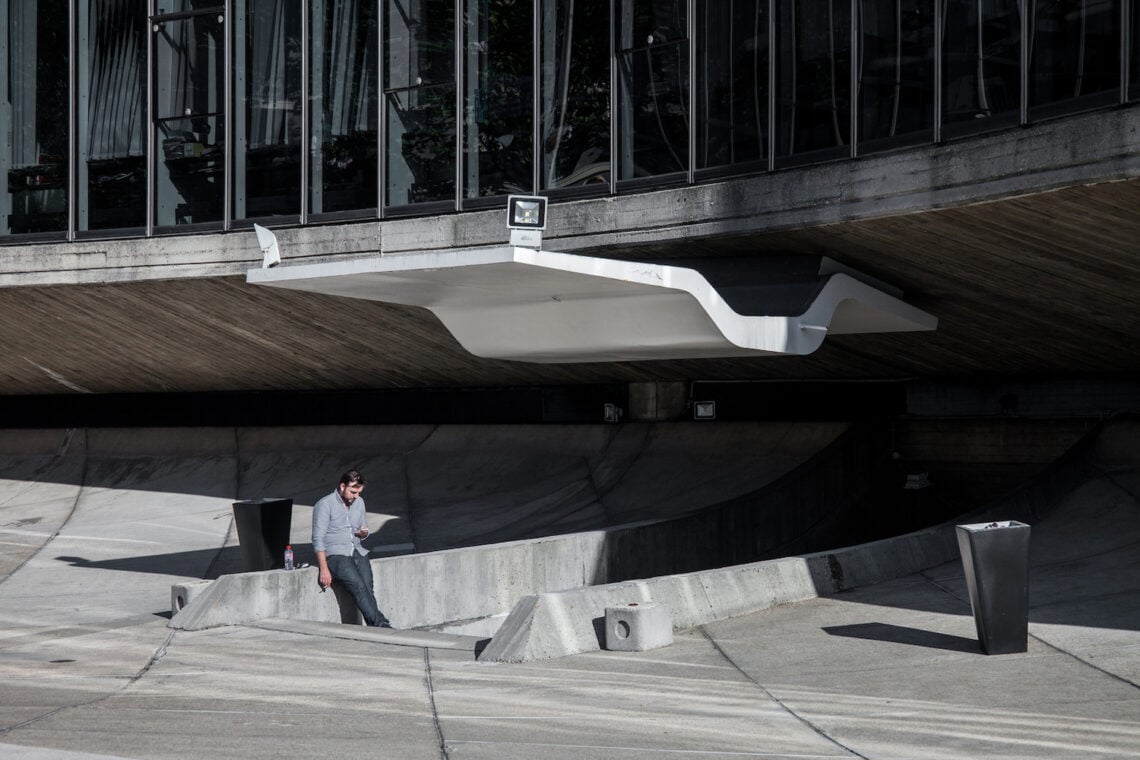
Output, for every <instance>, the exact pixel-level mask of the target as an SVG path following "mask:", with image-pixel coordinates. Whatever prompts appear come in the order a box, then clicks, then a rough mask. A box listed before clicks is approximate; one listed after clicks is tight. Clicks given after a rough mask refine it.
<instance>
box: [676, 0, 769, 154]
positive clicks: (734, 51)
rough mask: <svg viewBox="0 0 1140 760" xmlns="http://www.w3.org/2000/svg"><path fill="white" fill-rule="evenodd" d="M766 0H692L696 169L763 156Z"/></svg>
mask: <svg viewBox="0 0 1140 760" xmlns="http://www.w3.org/2000/svg"><path fill="white" fill-rule="evenodd" d="M768 19H769V12H768V0H701V2H699V3H697V23H696V24H695V26H696V29H697V38H696V46H695V54H696V59H697V76H696V81H695V82H694V87H695V88H696V93H697V104H696V109H695V110H694V113H695V115H696V119H695V124H694V127H695V129H696V130H697V134H696V146H697V150H696V156H694V158H695V168H696V169H716V168H718V167H738V168H747V167H749V166H751V167H757V166H759V165H760V162H762V161H765V160H766V158H767V156H768V134H769V132H768V60H769V59H768V50H769V45H768Z"/></svg>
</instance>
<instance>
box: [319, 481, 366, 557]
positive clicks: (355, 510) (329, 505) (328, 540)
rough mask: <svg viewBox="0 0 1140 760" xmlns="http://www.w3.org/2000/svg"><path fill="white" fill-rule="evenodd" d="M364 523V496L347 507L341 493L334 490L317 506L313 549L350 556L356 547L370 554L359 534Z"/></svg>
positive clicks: (361, 552) (357, 549)
mask: <svg viewBox="0 0 1140 760" xmlns="http://www.w3.org/2000/svg"><path fill="white" fill-rule="evenodd" d="M364 524H365V515H364V499H362V498H361V497H359V496H358V497H357V498H356V501H354V502H352V505H351V506H349V507H347V508H346V507H345V506H344V501H343V500H341V498H340V493H339V492H337V491H333V492H332V493H330V494H329V495H328V496H325V497H323V498H321V499H320V500H319V501H318V502H317V503H316V504H314V505H313V551H314V552H324V553H325V554H326V555H328V554H340V555H343V556H345V557H348V556H351V555H352V552H353V550H355V551H357V552H359V553H360V554H361V555H363V556H368V550H367V549H365V548H364V547H363V546H361V545H360V539H359V538H357V537H356V531H358V530H360V528H361V527H362V526H363V525H364Z"/></svg>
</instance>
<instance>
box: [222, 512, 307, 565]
mask: <svg viewBox="0 0 1140 760" xmlns="http://www.w3.org/2000/svg"><path fill="white" fill-rule="evenodd" d="M234 522H235V523H237V532H238V543H239V544H240V545H241V563H242V569H243V570H244V571H245V572H247V573H250V572H256V571H258V570H279V569H281V568H283V567H285V546H286V545H288V543H289V529H290V527H291V525H292V522H293V500H292V499H248V500H246V501H235V502H234Z"/></svg>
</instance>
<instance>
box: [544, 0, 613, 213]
mask: <svg viewBox="0 0 1140 760" xmlns="http://www.w3.org/2000/svg"><path fill="white" fill-rule="evenodd" d="M540 7H541V18H542V23H541V27H540V37H539V40H540V50H541V56H542V62H541V68H540V70H539V71H540V76H539V87H540V88H541V101H540V105H539V118H540V120H541V129H542V132H541V135H542V144H541V151H542V152H541V162H540V163H541V167H542V169H541V171H542V174H541V176H540V178H539V186H540V187H542V188H545V189H550V190H566V189H568V188H579V189H582V190H585V191H589V190H591V189H598V188H599V187H601V188H603V189H606V190H608V189H609V184H610V27H609V24H608V23H605V22H604V21H603V22H602V23H599V21H598V20H599V19H603V20H604V19H607V18H608V17H609V13H610V0H542V3H541V6H540Z"/></svg>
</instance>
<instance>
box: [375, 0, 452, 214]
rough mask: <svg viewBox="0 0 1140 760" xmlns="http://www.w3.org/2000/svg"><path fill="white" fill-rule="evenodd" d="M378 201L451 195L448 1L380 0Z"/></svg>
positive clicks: (410, 201) (400, 203) (403, 201)
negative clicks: (381, 167) (381, 172)
mask: <svg viewBox="0 0 1140 760" xmlns="http://www.w3.org/2000/svg"><path fill="white" fill-rule="evenodd" d="M386 10H387V12H386V14H385V17H384V73H385V82H384V87H385V95H384V99H385V118H386V124H385V159H386V166H385V175H386V176H385V178H384V187H385V205H387V206H405V205H409V204H413V203H425V202H430V201H448V200H450V201H454V200H455V57H454V56H455V8H454V6H453V5H452V2H451V0H387V4H386Z"/></svg>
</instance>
